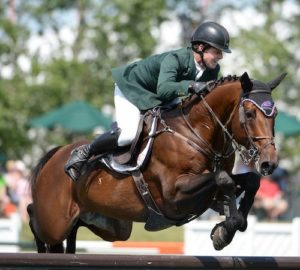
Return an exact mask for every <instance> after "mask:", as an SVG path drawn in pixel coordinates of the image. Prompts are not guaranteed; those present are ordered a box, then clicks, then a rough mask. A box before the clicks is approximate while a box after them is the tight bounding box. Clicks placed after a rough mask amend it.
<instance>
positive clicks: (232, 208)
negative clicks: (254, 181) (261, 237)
mask: <svg viewBox="0 0 300 270" xmlns="http://www.w3.org/2000/svg"><path fill="white" fill-rule="evenodd" d="M216 183H217V185H218V186H219V188H220V190H221V192H222V193H223V198H222V204H223V209H222V210H223V211H222V212H224V214H225V216H226V220H225V221H223V222H221V223H218V224H216V226H215V227H214V228H213V230H212V232H211V239H212V241H213V245H214V248H215V249H216V250H221V249H223V248H224V247H225V246H227V245H229V244H230V243H231V241H232V239H233V237H234V235H235V233H236V231H237V230H238V229H240V228H242V226H243V224H244V221H243V219H242V218H241V216H240V215H239V212H238V211H237V206H236V196H235V182H234V181H233V179H232V178H231V177H230V176H229V175H228V174H227V173H226V172H225V171H221V172H219V173H217V174H216Z"/></svg>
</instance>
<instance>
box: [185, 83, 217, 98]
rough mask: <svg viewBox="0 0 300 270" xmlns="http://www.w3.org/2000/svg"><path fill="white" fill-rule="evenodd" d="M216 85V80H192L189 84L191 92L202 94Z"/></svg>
mask: <svg viewBox="0 0 300 270" xmlns="http://www.w3.org/2000/svg"><path fill="white" fill-rule="evenodd" d="M214 85H215V83H214V81H209V82H192V83H191V84H190V85H189V88H188V92H189V93H191V94H197V95H201V94H204V93H206V92H209V91H210V90H211V89H212V88H213V87H214Z"/></svg>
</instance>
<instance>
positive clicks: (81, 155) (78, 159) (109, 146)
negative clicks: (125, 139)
mask: <svg viewBox="0 0 300 270" xmlns="http://www.w3.org/2000/svg"><path fill="white" fill-rule="evenodd" d="M119 135H120V129H116V130H112V131H109V132H106V133H104V134H102V135H100V136H98V137H97V138H96V139H95V140H94V141H93V142H92V143H90V144H84V145H81V146H79V147H77V148H76V149H74V150H73V151H72V152H71V155H70V158H69V160H68V162H67V163H66V165H65V167H64V169H65V172H66V174H68V175H69V176H70V177H71V178H72V179H73V180H74V181H77V179H78V178H79V176H80V175H81V170H82V168H83V166H84V165H85V164H86V162H87V161H88V160H89V158H90V157H91V156H93V155H100V154H104V153H106V152H111V151H113V150H115V149H117V148H118V138H119Z"/></svg>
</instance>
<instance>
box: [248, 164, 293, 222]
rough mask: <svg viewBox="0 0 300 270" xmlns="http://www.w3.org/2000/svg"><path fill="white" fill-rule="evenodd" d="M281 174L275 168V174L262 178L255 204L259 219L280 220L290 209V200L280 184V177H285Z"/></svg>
mask: <svg viewBox="0 0 300 270" xmlns="http://www.w3.org/2000/svg"><path fill="white" fill-rule="evenodd" d="M279 176H282V174H281V173H280V172H279V171H276V170H275V171H274V174H272V175H271V176H265V177H262V178H261V180H260V188H259V190H258V191H257V193H256V197H255V201H254V204H253V207H254V212H255V213H256V214H257V216H258V218H259V219H262V218H266V219H269V220H278V219H280V218H281V217H282V215H283V214H284V213H285V212H286V211H287V209H288V201H287V200H286V198H285V194H284V190H282V189H281V186H280V184H279V178H280V181H283V179H282V177H279ZM282 183H283V182H282ZM282 183H281V184H282Z"/></svg>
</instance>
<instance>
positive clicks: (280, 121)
mask: <svg viewBox="0 0 300 270" xmlns="http://www.w3.org/2000/svg"><path fill="white" fill-rule="evenodd" d="M275 131H276V132H278V133H280V134H282V135H283V136H285V137H291V136H296V135H300V121H299V120H298V119H297V118H296V117H295V116H292V115H290V114H288V113H286V112H283V111H278V115H277V117H276V120H275Z"/></svg>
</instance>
